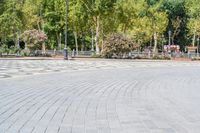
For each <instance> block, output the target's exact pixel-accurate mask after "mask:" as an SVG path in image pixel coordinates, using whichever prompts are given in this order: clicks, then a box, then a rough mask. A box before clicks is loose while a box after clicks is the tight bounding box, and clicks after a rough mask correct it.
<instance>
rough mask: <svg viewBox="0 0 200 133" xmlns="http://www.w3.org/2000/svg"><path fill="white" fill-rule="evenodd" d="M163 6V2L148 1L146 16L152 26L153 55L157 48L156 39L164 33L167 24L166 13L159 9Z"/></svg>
mask: <svg viewBox="0 0 200 133" xmlns="http://www.w3.org/2000/svg"><path fill="white" fill-rule="evenodd" d="M162 5H163V0H160V1H158V2H157V1H149V3H148V7H147V10H146V13H147V14H146V15H147V17H148V19H149V22H150V23H151V26H152V33H153V38H154V48H153V52H154V53H155V52H156V50H157V46H158V37H159V35H161V34H163V33H164V32H165V31H166V28H167V24H168V15H167V13H166V11H162V10H161V7H162Z"/></svg>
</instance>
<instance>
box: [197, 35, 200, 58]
mask: <svg viewBox="0 0 200 133" xmlns="http://www.w3.org/2000/svg"><path fill="white" fill-rule="evenodd" d="M199 40H200V39H199V37H198V38H197V56H198V57H199Z"/></svg>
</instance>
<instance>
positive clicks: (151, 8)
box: [0, 0, 200, 53]
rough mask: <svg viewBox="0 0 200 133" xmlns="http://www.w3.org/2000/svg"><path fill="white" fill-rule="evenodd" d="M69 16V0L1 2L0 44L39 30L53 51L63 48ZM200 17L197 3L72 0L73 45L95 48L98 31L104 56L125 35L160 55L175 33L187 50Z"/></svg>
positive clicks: (174, 40) (199, 28)
mask: <svg viewBox="0 0 200 133" xmlns="http://www.w3.org/2000/svg"><path fill="white" fill-rule="evenodd" d="M65 12H66V11H65V0H56V1H55V0H0V44H6V45H7V46H8V47H10V46H12V45H15V46H17V44H18V39H19V36H20V34H22V33H23V32H24V31H27V30H33V29H36V30H38V31H41V32H45V33H46V34H47V36H48V41H47V42H46V46H47V48H48V49H62V48H63V45H62V44H63V43H64V36H65V25H66V22H65ZM199 14H200V6H199V3H198V0H178V1H175V0H69V24H68V25H69V30H68V35H69V36H68V44H69V47H70V48H71V49H76V51H78V50H91V47H92V46H91V42H92V32H93V33H94V38H95V40H94V42H95V49H96V52H97V53H100V52H101V51H102V50H103V48H104V44H105V39H106V37H107V36H109V35H110V34H112V33H120V34H123V35H125V36H127V37H130V38H132V39H133V41H134V43H136V44H139V45H140V46H141V47H142V48H144V47H148V46H152V47H153V50H154V52H155V51H157V49H159V48H160V42H161V40H162V39H165V40H168V31H171V32H172V36H171V37H172V42H171V43H172V44H178V45H180V46H181V49H182V50H184V48H185V46H186V45H189V44H191V42H190V40H191V38H193V39H192V40H193V45H194V44H195V41H196V38H197V37H198V36H199V35H200V15H199ZM21 41H23V40H21ZM165 44H167V42H165Z"/></svg>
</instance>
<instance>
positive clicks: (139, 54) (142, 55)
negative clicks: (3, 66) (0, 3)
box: [0, 50, 199, 59]
mask: <svg viewBox="0 0 200 133" xmlns="http://www.w3.org/2000/svg"><path fill="white" fill-rule="evenodd" d="M95 54H96V53H95V51H78V52H76V51H68V56H69V57H72V58H73V57H92V56H93V55H95ZM0 55H1V56H20V54H19V53H18V54H7V53H0ZM30 56H51V57H52V56H63V50H46V51H45V52H43V51H42V50H36V51H31V52H30ZM153 57H160V58H162V57H169V58H189V59H191V58H193V57H199V54H198V53H181V52H180V53H152V52H138V51H133V52H130V53H129V54H124V55H123V56H120V57H119V56H113V58H131V59H137V58H144V59H151V58H153Z"/></svg>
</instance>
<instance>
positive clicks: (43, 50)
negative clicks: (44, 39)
mask: <svg viewBox="0 0 200 133" xmlns="http://www.w3.org/2000/svg"><path fill="white" fill-rule="evenodd" d="M42 53H43V54H45V53H46V47H45V43H43V44H42Z"/></svg>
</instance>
